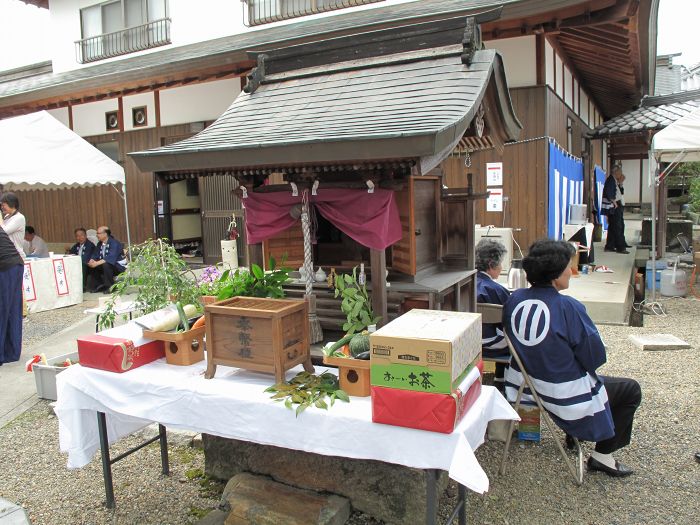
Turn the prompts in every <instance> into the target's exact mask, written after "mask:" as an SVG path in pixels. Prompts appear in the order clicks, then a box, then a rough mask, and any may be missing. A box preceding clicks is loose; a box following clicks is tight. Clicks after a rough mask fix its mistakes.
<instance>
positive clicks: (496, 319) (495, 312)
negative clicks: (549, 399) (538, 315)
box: [477, 304, 583, 485]
mask: <svg viewBox="0 0 700 525" xmlns="http://www.w3.org/2000/svg"><path fill="white" fill-rule="evenodd" d="M477 312H481V314H482V316H483V317H482V322H484V323H500V322H502V320H503V307H502V306H501V305H498V304H477ZM505 338H506V344H507V345H508V351H509V352H510V355H511V359H513V360H514V361H515V362H516V363H517V365H518V367H519V368H520V372H521V374H522V375H523V379H524V381H523V383H522V384H521V385H520V388H519V389H518V395H517V397H516V398H515V411H516V412H517V411H518V409H519V408H520V402H521V400H522V397H523V392H524V391H525V387H526V386H527V387H528V388H529V389H530V395H531V396H532V398H533V399H534V400H535V403H537V407H538V408H539V409H540V414H541V417H542V418H543V419H544V421H545V424H546V425H547V427H548V428H549V431H550V432H551V434H552V435H556V428H557V426H556V425H555V424H554V421H552V418H551V417H549V413H548V412H547V411H546V410H545V408H544V406H543V405H542V401H541V400H540V396H539V395H538V394H537V391H536V390H535V387H534V385H533V383H532V380H531V379H530V375H529V374H528V373H527V370H525V367H524V366H523V362H522V361H521V359H520V356H519V355H518V353H517V352H516V350H515V348H514V347H513V344H512V343H511V342H510V339H509V338H508V336H507V335H506V336H505ZM515 423H516V422H515V420H511V421H510V424H509V427H508V432H507V434H506V444H505V448H504V450H503V459H502V460H501V475H504V474H505V473H506V461H507V460H508V452H509V451H510V442H511V440H512V438H513V430H514V428H515ZM572 439H573V442H574V446H575V447H576V450H577V451H578V462H577V466H574V464H573V462H572V461H571V459H570V458H569V456H568V455H567V453H566V451H565V450H564V447H563V446H562V444H561V441H560V440H559V439H555V441H556V443H557V447H558V448H559V452H561V456H562V457H563V458H564V462H565V463H566V466H567V468H568V469H569V472H570V473H571V475H572V476H573V477H574V480H575V481H576V484H577V485H581V484H583V450H582V449H581V444H580V443H579V441H578V439H576V438H572ZM577 467H578V468H577Z"/></svg>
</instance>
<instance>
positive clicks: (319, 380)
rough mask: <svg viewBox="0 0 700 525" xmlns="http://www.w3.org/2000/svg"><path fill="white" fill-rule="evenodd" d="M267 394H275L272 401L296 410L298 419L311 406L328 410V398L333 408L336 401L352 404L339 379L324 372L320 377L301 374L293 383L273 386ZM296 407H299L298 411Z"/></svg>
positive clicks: (294, 378) (293, 379)
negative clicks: (282, 403)
mask: <svg viewBox="0 0 700 525" xmlns="http://www.w3.org/2000/svg"><path fill="white" fill-rule="evenodd" d="M265 392H268V393H271V394H273V395H272V399H274V400H275V401H280V402H284V406H286V407H287V408H288V409H290V410H294V411H295V413H296V416H297V417H299V414H301V413H302V412H303V411H304V410H306V409H307V408H309V407H311V406H315V407H316V408H320V409H323V410H328V403H327V402H326V398H327V399H328V400H329V402H330V405H331V406H333V404H334V403H335V400H336V399H340V400H341V401H345V402H347V403H349V402H350V396H348V394H347V393H346V392H345V391H344V390H341V388H340V386H339V384H338V377H337V376H335V375H334V374H331V373H330V372H324V373H323V374H321V375H320V376H317V375H316V374H312V373H310V372H299V373H298V374H297V375H295V376H294V377H293V378H292V380H291V381H288V382H285V383H277V384H276V385H272V386H271V387H268V388H266V389H265ZM294 405H297V407H296V409H295V408H294Z"/></svg>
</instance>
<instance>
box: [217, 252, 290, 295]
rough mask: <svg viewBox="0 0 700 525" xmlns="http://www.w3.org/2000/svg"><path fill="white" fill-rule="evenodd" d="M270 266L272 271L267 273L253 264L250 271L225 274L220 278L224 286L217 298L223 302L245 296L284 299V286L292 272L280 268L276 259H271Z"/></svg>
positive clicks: (243, 270) (238, 270) (239, 270)
mask: <svg viewBox="0 0 700 525" xmlns="http://www.w3.org/2000/svg"><path fill="white" fill-rule="evenodd" d="M282 264H284V260H283V261H282ZM268 266H269V268H270V270H269V271H267V272H265V271H264V270H263V269H262V268H260V266H258V265H257V264H252V265H251V267H250V271H248V270H245V269H241V268H239V269H237V270H235V271H233V272H228V271H226V272H224V273H223V274H222V275H221V278H220V280H221V281H222V282H223V283H224V284H223V286H222V287H221V289H220V290H219V293H218V295H217V296H216V298H217V299H218V300H219V301H221V300H223V299H230V298H231V297H238V296H240V295H243V296H246V297H272V298H274V299H281V298H282V297H284V290H283V289H282V285H283V284H284V283H286V282H287V281H288V280H289V272H290V270H289V268H285V267H284V266H282V267H280V268H278V267H277V261H275V259H274V257H270V260H269V262H268Z"/></svg>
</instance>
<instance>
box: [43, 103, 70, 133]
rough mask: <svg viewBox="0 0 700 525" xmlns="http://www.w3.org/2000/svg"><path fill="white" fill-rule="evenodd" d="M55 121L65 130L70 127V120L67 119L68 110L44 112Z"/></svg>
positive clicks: (60, 109) (59, 109)
mask: <svg viewBox="0 0 700 525" xmlns="http://www.w3.org/2000/svg"><path fill="white" fill-rule="evenodd" d="M46 111H47V112H48V113H50V114H51V116H52V117H54V118H55V119H56V120H58V121H59V122H61V123H62V124H63V125H64V126H66V127H67V128H69V127H70V119H69V117H68V108H58V109H48V110H46Z"/></svg>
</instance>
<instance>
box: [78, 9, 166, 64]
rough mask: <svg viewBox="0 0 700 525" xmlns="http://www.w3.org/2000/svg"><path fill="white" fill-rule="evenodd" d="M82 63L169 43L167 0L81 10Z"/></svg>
mask: <svg viewBox="0 0 700 525" xmlns="http://www.w3.org/2000/svg"><path fill="white" fill-rule="evenodd" d="M80 24H81V28H82V39H81V40H78V41H77V42H76V52H77V55H78V62H80V63H81V64H84V63H86V62H93V61H95V60H102V59H104V58H110V57H114V56H119V55H124V54H126V53H133V52H134V51H141V50H144V49H149V48H152V47H157V46H162V45H165V44H169V43H170V19H169V18H168V4H167V0H112V1H110V2H104V3H101V4H97V5H93V6H90V7H86V8H84V9H81V10H80Z"/></svg>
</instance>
